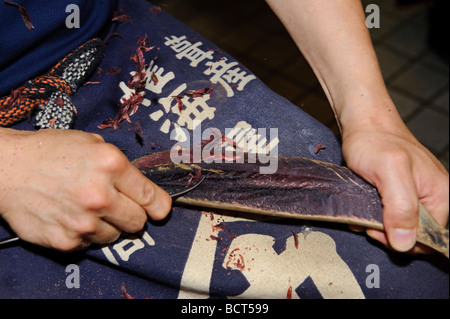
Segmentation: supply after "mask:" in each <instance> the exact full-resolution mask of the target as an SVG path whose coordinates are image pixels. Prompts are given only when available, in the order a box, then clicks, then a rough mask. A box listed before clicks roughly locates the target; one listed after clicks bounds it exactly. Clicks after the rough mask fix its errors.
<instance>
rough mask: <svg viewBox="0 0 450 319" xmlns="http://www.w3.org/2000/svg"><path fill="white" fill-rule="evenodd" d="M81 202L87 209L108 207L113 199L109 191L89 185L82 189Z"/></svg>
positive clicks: (96, 209) (95, 209)
mask: <svg viewBox="0 0 450 319" xmlns="http://www.w3.org/2000/svg"><path fill="white" fill-rule="evenodd" d="M80 202H81V203H82V205H83V207H84V208H85V209H87V210H94V211H98V210H103V209H108V208H109V207H111V205H112V200H111V198H110V196H108V194H107V192H106V191H104V190H101V189H100V188H99V187H92V186H91V187H87V188H85V189H83V190H82V191H81V194H80Z"/></svg>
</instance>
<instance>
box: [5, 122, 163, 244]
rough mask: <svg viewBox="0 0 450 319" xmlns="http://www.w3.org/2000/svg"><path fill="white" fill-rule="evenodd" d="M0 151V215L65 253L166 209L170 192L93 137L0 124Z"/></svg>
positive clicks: (25, 235)
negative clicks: (18, 129) (23, 130)
mask: <svg viewBox="0 0 450 319" xmlns="http://www.w3.org/2000/svg"><path fill="white" fill-rule="evenodd" d="M0 150H1V152H0V163H1V166H0V176H1V179H0V215H1V216H2V217H3V218H4V219H5V220H6V221H7V222H8V223H9V225H10V226H11V228H12V229H13V230H14V231H15V232H16V234H17V235H18V236H19V237H20V238H21V239H23V240H25V241H29V242H32V243H35V244H38V245H41V246H44V247H50V248H54V249H57V250H61V251H72V250H76V249H80V248H84V247H86V246H88V245H90V244H92V243H109V242H112V241H114V240H116V239H117V238H118V237H119V236H120V234H121V232H128V233H135V232H137V231H139V230H141V229H142V228H143V227H144V224H145V222H146V220H147V214H148V216H149V217H150V218H152V219H155V220H160V219H163V218H164V217H165V216H166V215H167V214H168V212H169V211H170V208H171V198H170V196H169V195H168V194H167V193H166V192H164V191H163V190H162V189H160V188H159V187H157V186H156V185H155V184H153V183H152V182H151V181H149V180H148V179H147V178H146V177H144V175H142V174H141V172H140V171H139V170H138V169H137V168H136V167H134V166H133V165H132V164H131V163H130V162H129V161H128V159H127V158H126V157H125V156H124V155H123V154H122V152H121V151H120V150H118V149H117V148H116V147H114V146H113V145H111V144H107V143H105V142H104V140H103V138H101V137H100V136H99V135H96V134H89V133H84V132H80V131H74V130H70V131H59V130H42V131H38V132H22V131H15V130H10V129H0Z"/></svg>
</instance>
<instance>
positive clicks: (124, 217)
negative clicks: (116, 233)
mask: <svg viewBox="0 0 450 319" xmlns="http://www.w3.org/2000/svg"><path fill="white" fill-rule="evenodd" d="M112 192H114V195H113V198H112V199H111V202H112V204H111V205H109V206H108V207H105V209H104V210H103V212H102V214H101V216H102V217H101V220H103V221H105V222H107V223H109V224H110V225H112V226H113V227H115V228H117V229H120V230H121V231H123V232H127V233H130V234H133V233H136V232H138V231H140V230H142V229H143V228H144V225H145V223H146V221H147V214H146V212H145V210H144V208H143V207H141V206H140V205H139V204H137V203H136V202H135V201H133V200H131V199H130V198H129V197H127V196H126V195H124V194H122V193H120V192H118V191H117V190H115V189H114V190H113V191H112Z"/></svg>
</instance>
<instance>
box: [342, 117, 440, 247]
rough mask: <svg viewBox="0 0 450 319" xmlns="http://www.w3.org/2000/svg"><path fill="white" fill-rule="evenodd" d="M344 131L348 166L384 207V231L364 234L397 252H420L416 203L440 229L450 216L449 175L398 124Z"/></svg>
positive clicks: (344, 147) (364, 126) (368, 126)
mask: <svg viewBox="0 0 450 319" xmlns="http://www.w3.org/2000/svg"><path fill="white" fill-rule="evenodd" d="M389 127H390V128H388V129H387V128H386V126H377V125H373V126H372V125H368V124H367V123H365V125H362V126H355V127H352V128H351V129H350V130H347V131H346V130H344V134H343V153H344V158H345V159H346V162H347V165H348V167H349V168H351V169H352V170H353V171H354V172H356V173H357V174H359V175H360V176H361V177H363V178H365V179H366V180H367V181H368V182H369V183H371V184H373V185H374V186H375V187H376V188H377V189H378V191H379V193H380V195H381V199H382V203H383V224H384V228H385V232H383V231H379V230H374V229H368V230H367V234H368V235H369V236H371V237H372V238H374V239H376V240H378V241H380V242H381V243H383V244H384V245H386V246H388V247H391V248H393V249H394V250H397V251H402V252H405V251H411V252H413V253H418V252H424V250H423V249H421V247H419V246H418V245H415V238H416V232H417V226H418V214H419V202H420V203H422V204H423V206H424V207H425V208H426V209H427V210H428V211H429V212H430V213H431V215H432V216H433V217H434V218H435V219H436V221H437V222H439V223H440V224H441V225H443V226H445V225H446V224H447V222H448V216H449V175H448V172H447V171H446V170H445V168H444V167H443V166H442V164H441V163H440V162H439V161H438V160H437V159H436V158H435V157H434V156H433V155H432V154H431V153H430V151H428V150H427V149H426V148H425V147H424V146H423V145H421V144H420V143H419V142H418V141H417V140H416V138H415V137H414V136H413V135H412V134H411V132H410V131H409V130H408V129H407V127H406V126H405V125H404V124H403V122H402V121H397V122H396V123H391V125H390V126H389Z"/></svg>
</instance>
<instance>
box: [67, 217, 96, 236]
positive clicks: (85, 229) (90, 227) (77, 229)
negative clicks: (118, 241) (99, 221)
mask: <svg viewBox="0 0 450 319" xmlns="http://www.w3.org/2000/svg"><path fill="white" fill-rule="evenodd" d="M71 227H72V231H73V232H74V233H75V235H76V236H77V237H83V236H90V235H93V234H95V233H96V232H97V226H96V222H95V220H94V218H93V217H84V218H80V219H77V220H74V221H73V222H72V224H71Z"/></svg>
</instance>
